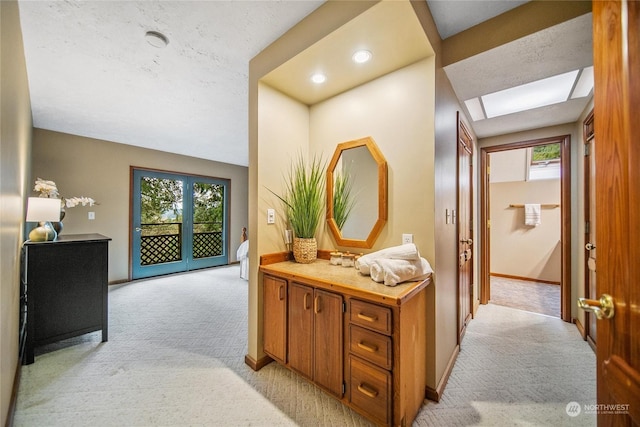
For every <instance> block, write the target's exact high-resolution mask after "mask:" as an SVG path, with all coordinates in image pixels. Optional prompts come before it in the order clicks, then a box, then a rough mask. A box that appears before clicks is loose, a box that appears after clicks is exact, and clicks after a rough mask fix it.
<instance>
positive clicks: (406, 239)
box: [402, 234, 413, 245]
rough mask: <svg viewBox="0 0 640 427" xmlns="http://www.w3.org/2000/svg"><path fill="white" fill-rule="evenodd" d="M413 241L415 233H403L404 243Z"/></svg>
mask: <svg viewBox="0 0 640 427" xmlns="http://www.w3.org/2000/svg"><path fill="white" fill-rule="evenodd" d="M407 243H413V234H403V235H402V244H403V245H404V244H407Z"/></svg>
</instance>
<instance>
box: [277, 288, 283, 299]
mask: <svg viewBox="0 0 640 427" xmlns="http://www.w3.org/2000/svg"><path fill="white" fill-rule="evenodd" d="M282 291H284V286H282V285H280V287H279V288H278V299H279V300H280V301H282V300H284V292H282Z"/></svg>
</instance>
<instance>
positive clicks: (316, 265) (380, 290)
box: [260, 259, 431, 305]
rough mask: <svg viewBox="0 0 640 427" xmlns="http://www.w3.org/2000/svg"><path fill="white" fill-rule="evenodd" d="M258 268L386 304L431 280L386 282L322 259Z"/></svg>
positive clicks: (397, 302) (407, 296) (396, 301)
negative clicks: (376, 280) (388, 284)
mask: <svg viewBox="0 0 640 427" xmlns="http://www.w3.org/2000/svg"><path fill="white" fill-rule="evenodd" d="M260 271H262V272H263V273H267V274H273V275H276V276H279V277H284V278H286V279H289V280H294V281H295V280H300V281H302V282H306V283H310V284H312V285H314V286H317V287H321V288H325V289H328V290H331V289H335V290H336V291H340V292H343V293H348V294H352V295H354V296H359V297H361V298H366V299H368V300H372V301H376V302H380V303H384V304H387V305H401V304H402V303H403V302H404V301H406V300H408V299H410V298H411V297H412V296H413V295H415V294H416V293H418V292H419V291H420V290H422V289H423V288H425V287H426V286H427V285H428V284H429V283H430V282H431V277H429V278H427V279H425V280H422V281H413V282H405V283H401V284H399V285H396V286H385V285H384V284H382V283H376V282H374V281H373V280H371V277H370V276H363V275H362V274H360V273H359V272H358V270H356V269H355V268H352V267H342V266H340V265H332V264H331V263H330V262H329V261H327V260H324V259H317V260H315V261H314V262H312V263H310V264H301V263H298V262H295V261H282V262H276V263H273V264H266V265H261V266H260Z"/></svg>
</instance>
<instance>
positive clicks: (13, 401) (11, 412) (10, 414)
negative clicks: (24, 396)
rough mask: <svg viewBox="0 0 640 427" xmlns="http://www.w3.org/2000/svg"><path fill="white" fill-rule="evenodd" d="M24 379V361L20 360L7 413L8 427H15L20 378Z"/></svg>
mask: <svg viewBox="0 0 640 427" xmlns="http://www.w3.org/2000/svg"><path fill="white" fill-rule="evenodd" d="M21 377H22V359H21V358H19V359H18V366H17V367H16V374H15V376H14V377H13V389H12V390H11V400H9V410H8V411H7V419H6V422H5V426H6V427H11V426H13V417H14V415H15V413H16V404H17V402H18V390H19V389H20V378H21Z"/></svg>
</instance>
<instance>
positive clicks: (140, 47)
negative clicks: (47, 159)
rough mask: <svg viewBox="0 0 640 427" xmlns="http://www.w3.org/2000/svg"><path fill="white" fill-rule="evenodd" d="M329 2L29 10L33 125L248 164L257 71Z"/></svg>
mask: <svg viewBox="0 0 640 427" xmlns="http://www.w3.org/2000/svg"><path fill="white" fill-rule="evenodd" d="M321 3H323V2H322V1H193V2H190V1H163V2H155V1H154V2H152V1H140V2H137V1H87V2H75V1H20V2H19V7H20V16H21V24H22V32H23V39H24V45H25V57H26V63H27V74H28V79H29V89H30V93H31V105H32V111H33V120H34V126H35V127H38V128H43V129H50V130H55V131H60V132H66V133H71V134H76V135H82V136H88V137H94V138H99V139H105V140H108V141H114V142H119V143H124V144H130V145H136V146H141V147H147V148H154V149H158V150H163V151H168V152H174V153H179V154H185V155H190V156H195V157H201V158H205V159H211V160H218V161H221V162H226V163H231V164H238V165H248V126H247V122H248V70H249V60H250V59H251V58H253V57H254V56H255V55H257V54H258V53H259V52H260V51H261V50H262V49H263V48H265V47H266V46H268V45H269V44H270V43H271V42H273V41H274V40H276V39H277V38H278V37H279V36H280V35H282V34H283V33H284V32H286V30H288V29H289V28H290V27H292V26H293V25H295V24H296V23H297V22H299V21H300V20H301V19H302V18H304V17H305V16H306V15H308V14H309V13H310V12H312V11H313V10H314V9H316V8H317V7H318V6H319V5H320V4H321ZM149 30H154V31H160V32H162V33H163V34H165V35H166V36H167V37H168V39H169V45H168V46H167V47H166V48H164V49H158V48H155V47H152V46H151V45H149V44H148V43H147V42H146V41H145V37H144V35H145V33H146V32H147V31H149Z"/></svg>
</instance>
